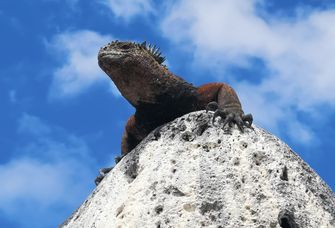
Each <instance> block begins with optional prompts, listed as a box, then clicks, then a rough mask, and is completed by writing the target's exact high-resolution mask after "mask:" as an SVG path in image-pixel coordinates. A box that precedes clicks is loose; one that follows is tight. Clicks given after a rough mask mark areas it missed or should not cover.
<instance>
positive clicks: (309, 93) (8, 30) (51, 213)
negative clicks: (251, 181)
mask: <svg viewBox="0 0 335 228" xmlns="http://www.w3.org/2000/svg"><path fill="white" fill-rule="evenodd" d="M334 22H335V3H334V2H333V1H332V0H285V1H275V0H268V1H265V0H234V1H229V0H210V1H200V0H194V1H193V0H192V1H191V0H179V1H178V0H174V1H164V3H161V2H160V1H153V0H63V1H60V0H35V1H29V0H21V1H19V2H17V1H10V0H4V1H1V2H0V26H1V28H2V29H1V31H2V32H1V38H0V39H1V42H0V50H1V61H0V103H1V105H2V108H1V110H2V111H1V112H0V134H1V137H0V151H1V154H0V182H1V186H2V187H1V188H0V227H34V228H35V227H36V228H38V227H55V226H56V225H57V224H60V223H61V222H62V221H64V219H65V218H66V217H67V216H68V215H70V213H71V212H72V211H73V210H74V209H75V208H76V207H77V206H79V205H80V203H81V202H82V201H83V200H84V199H85V198H86V196H87V195H88V194H89V193H90V192H91V191H92V189H93V188H94V183H93V180H94V177H95V176H96V174H97V171H98V169H99V168H100V167H106V166H110V165H112V164H113V162H114V156H115V155H118V154H119V153H120V140H121V135H122V131H123V126H124V124H125V121H126V120H127V118H128V117H129V116H130V115H131V114H132V113H133V112H134V109H133V108H132V107H131V106H130V105H129V104H128V103H127V102H126V101H125V100H124V99H123V98H122V97H121V96H120V95H119V93H118V91H117V90H116V88H115V86H114V85H113V84H112V83H111V81H110V80H109V78H108V77H107V76H106V75H105V74H104V73H103V72H102V71H101V70H100V69H99V67H98V65H97V60H96V55H97V52H98V50H99V47H100V46H102V45H103V44H105V43H107V42H109V41H111V40H113V39H119V40H134V41H144V40H147V41H149V42H151V43H154V44H157V45H158V46H159V47H160V48H161V49H162V51H163V53H164V54H165V56H166V58H167V65H168V66H169V68H170V69H171V71H173V72H174V73H175V74H177V75H180V76H182V77H183V78H185V79H186V80H188V81H190V82H192V83H194V84H195V85H200V84H202V83H206V82H212V81H223V82H227V83H229V84H231V85H232V86H233V87H234V88H235V89H236V90H237V92H238V94H239V96H240V98H241V101H242V103H243V106H244V110H245V112H248V113H249V112H250V113H252V114H253V115H254V119H255V123H256V124H257V125H258V126H260V127H263V128H265V129H266V130H268V131H270V132H272V133H274V134H275V135H277V136H278V137H280V138H281V139H282V140H283V141H285V142H286V143H287V144H288V145H290V146H291V147H292V148H293V150H294V151H296V152H297V153H298V154H299V155H300V156H301V157H302V158H303V159H304V160H305V161H306V162H307V163H308V164H309V165H310V166H311V167H312V168H313V169H314V170H316V171H317V173H318V174H319V175H320V176H321V177H322V178H323V179H324V180H325V181H326V182H327V183H328V185H329V186H330V187H331V188H332V189H335V178H334V173H335V168H334V164H335V153H334V151H335V145H334V143H333V141H334V140H333V138H334V136H335V128H334V126H335V120H334V119H333V118H332V117H334V115H335V106H334V105H335V92H334V85H335V75H334V72H335V65H334V63H333V62H334V59H335V39H334V37H335V27H334V26H333V24H334Z"/></svg>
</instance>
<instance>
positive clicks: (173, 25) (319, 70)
mask: <svg viewBox="0 0 335 228" xmlns="http://www.w3.org/2000/svg"><path fill="white" fill-rule="evenodd" d="M259 3H262V1H258V0H252V1H250V0H234V1H230V0H220V1H219V0H211V1H200V0H195V1H193V0H192V1H188V0H182V1H178V2H177V3H176V4H174V5H173V6H172V7H171V9H170V10H169V11H168V12H167V14H166V16H165V18H164V19H163V20H162V24H161V28H162V31H163V33H164V34H165V36H167V37H168V38H170V39H171V40H173V41H174V42H176V43H177V44H183V45H189V48H190V49H193V51H194V56H195V57H194V59H195V62H196V63H197V64H199V65H201V66H202V67H206V68H209V69H211V70H213V72H216V74H217V75H218V79H224V78H227V75H226V71H225V70H226V69H227V67H228V66H231V65H234V66H238V67H244V68H250V69H252V67H253V66H252V61H251V60H252V58H259V59H261V60H262V61H264V62H265V64H266V67H267V68H268V72H269V75H267V76H266V77H263V78H261V80H260V83H258V84H255V83H251V82H249V83H247V82H236V83H235V85H234V86H235V87H236V88H237V90H238V91H239V93H240V96H241V99H242V101H244V102H243V103H244V104H245V106H246V107H247V108H245V109H246V110H247V111H251V112H253V113H254V116H255V119H256V120H259V123H261V125H262V126H264V127H267V128H270V129H272V130H274V131H277V130H278V129H279V128H280V126H279V122H281V121H287V122H288V123H289V124H291V126H288V129H294V126H302V125H301V123H300V122H299V118H297V116H295V113H296V111H302V112H308V113H312V114H315V113H319V114H321V113H320V112H318V110H317V108H316V106H320V105H322V104H326V105H330V106H334V105H335V93H334V92H333V86H334V84H335V76H334V72H335V65H334V64H333V60H334V59H335V39H334V37H335V27H334V26H332V24H331V22H332V21H335V10H323V11H320V10H315V11H310V9H309V11H308V12H305V13H301V14H300V16H299V17H297V18H295V19H290V20H287V19H285V18H277V17H274V16H271V15H265V18H266V19H264V17H260V16H259V15H258V12H259V11H258V10H261V9H260V8H257V7H259V6H260V4H259ZM302 11H303V9H302V8H301V9H300V12H302ZM301 15H302V16H301ZM274 98H275V100H274ZM301 129H303V130H302V131H301V132H303V133H302V134H301V135H303V137H300V139H301V140H302V141H304V142H306V141H308V140H311V137H310V136H309V135H312V133H311V132H310V130H309V129H308V127H307V126H303V127H302V128H301Z"/></svg>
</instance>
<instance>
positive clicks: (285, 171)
mask: <svg viewBox="0 0 335 228" xmlns="http://www.w3.org/2000/svg"><path fill="white" fill-rule="evenodd" d="M280 179H282V180H283V181H288V174H287V167H286V165H285V166H284V168H283V169H282V173H281V175H280Z"/></svg>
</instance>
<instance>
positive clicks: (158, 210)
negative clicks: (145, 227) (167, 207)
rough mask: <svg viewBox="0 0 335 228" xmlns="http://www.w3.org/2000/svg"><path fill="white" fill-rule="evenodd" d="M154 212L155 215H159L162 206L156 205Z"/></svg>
mask: <svg viewBox="0 0 335 228" xmlns="http://www.w3.org/2000/svg"><path fill="white" fill-rule="evenodd" d="M154 210H155V212H156V214H158V215H159V214H160V213H162V211H163V206H162V205H158V206H156V207H155V209H154Z"/></svg>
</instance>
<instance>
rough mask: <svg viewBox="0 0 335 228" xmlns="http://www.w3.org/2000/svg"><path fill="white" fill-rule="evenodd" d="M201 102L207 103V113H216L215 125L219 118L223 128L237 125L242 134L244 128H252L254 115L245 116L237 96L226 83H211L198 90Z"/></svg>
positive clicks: (214, 117)
mask: <svg viewBox="0 0 335 228" xmlns="http://www.w3.org/2000/svg"><path fill="white" fill-rule="evenodd" d="M198 91H199V93H200V97H201V102H203V103H206V102H207V105H206V111H207V112H208V111H209V110H211V111H215V113H214V116H213V120H212V122H213V124H214V121H215V119H216V118H217V117H219V116H220V117H221V120H222V122H223V127H225V126H226V125H227V124H228V126H229V127H232V126H233V124H236V125H237V127H238V128H239V130H240V131H241V132H244V127H247V128H252V127H251V125H252V121H253V118H252V115H251V114H247V115H245V114H244V112H243V110H242V106H241V103H240V101H239V99H238V96H237V94H236V93H235V91H234V90H233V88H231V87H230V86H229V85H227V84H224V83H210V84H206V85H203V86H201V87H200V88H199V89H198Z"/></svg>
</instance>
